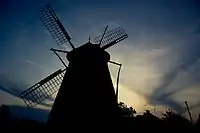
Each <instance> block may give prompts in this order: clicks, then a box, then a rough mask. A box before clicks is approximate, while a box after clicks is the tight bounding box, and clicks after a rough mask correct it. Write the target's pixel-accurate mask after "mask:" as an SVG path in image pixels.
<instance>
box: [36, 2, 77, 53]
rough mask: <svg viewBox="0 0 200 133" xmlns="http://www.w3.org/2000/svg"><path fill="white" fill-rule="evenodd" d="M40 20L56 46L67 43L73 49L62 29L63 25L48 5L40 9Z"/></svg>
mask: <svg viewBox="0 0 200 133" xmlns="http://www.w3.org/2000/svg"><path fill="white" fill-rule="evenodd" d="M40 15H41V17H40V18H41V20H42V22H43V23H44V25H45V26H46V28H47V29H48V30H49V32H50V33H51V35H52V37H53V38H54V39H55V41H56V42H57V44H58V45H60V46H61V45H63V44H66V43H67V42H69V44H70V45H71V47H72V48H73V49H74V48H75V47H74V46H73V44H72V43H71V41H70V40H71V38H70V36H69V34H68V33H67V31H66V30H65V29H64V27H63V25H62V24H61V22H60V21H59V19H58V17H57V16H56V14H55V12H54V11H53V9H52V8H50V6H49V5H45V6H43V7H41V8H40Z"/></svg>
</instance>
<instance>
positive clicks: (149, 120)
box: [0, 103, 200, 133]
mask: <svg viewBox="0 0 200 133" xmlns="http://www.w3.org/2000/svg"><path fill="white" fill-rule="evenodd" d="M119 108H120V114H121V119H120V121H119V122H120V127H116V128H120V129H123V130H124V131H129V132H155V131H156V132H166V131H167V132H174V131H175V132H177V131H178V132H190V133H192V132H200V119H198V120H197V122H195V123H192V122H190V121H189V120H188V119H186V118H184V117H182V116H181V115H179V114H176V113H175V112H173V111H172V110H167V111H166V112H165V113H164V114H162V117H161V118H158V117H156V116H155V115H153V114H152V113H151V112H150V111H149V110H146V112H144V113H143V114H142V115H136V111H135V109H133V108H132V107H128V106H126V105H125V104H124V103H119ZM46 130H47V127H46V124H45V123H40V122H38V121H33V120H29V119H19V118H14V117H12V115H11V114H10V111H9V109H8V108H7V106H4V105H2V106H1V107H0V132H11V131H12V132H21V131H27V132H29V131H31V132H32V131H37V132H41V131H46Z"/></svg>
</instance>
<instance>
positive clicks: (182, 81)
mask: <svg viewBox="0 0 200 133" xmlns="http://www.w3.org/2000/svg"><path fill="white" fill-rule="evenodd" d="M44 4H50V6H51V7H52V8H53V9H54V10H55V12H56V14H57V15H58V17H59V19H60V21H61V22H62V24H63V25H64V27H65V28H66V30H67V31H68V33H69V35H70V36H71V38H72V42H73V43H74V45H75V47H78V46H81V45H82V44H84V43H86V42H88V38H89V36H90V37H91V38H94V37H96V36H98V35H100V34H102V33H103V31H104V28H105V26H106V25H108V26H109V27H108V30H109V29H112V28H115V27H117V26H121V27H123V28H124V30H125V31H126V32H127V34H128V36H129V37H128V38H127V39H126V40H124V41H122V42H120V43H118V44H116V45H115V46H113V47H110V48H109V49H107V50H106V51H108V52H109V53H110V55H111V60H112V61H116V62H120V63H122V64H123V66H122V71H121V76H120V88H119V89H120V91H119V99H120V101H123V102H125V103H126V104H128V105H129V106H132V107H133V108H135V109H136V111H138V112H142V111H144V108H148V109H150V110H153V109H154V108H156V111H157V112H160V111H161V112H162V111H165V110H166V109H168V108H170V109H174V110H175V111H177V112H179V113H182V114H185V116H186V117H188V116H187V114H186V109H185V105H184V101H186V100H187V101H188V103H189V105H190V108H191V113H192V115H193V117H194V118H196V117H197V115H198V113H200V2H198V0H130V1H126V0H121V1H117V0H113V1H109V0H100V1H96V0H93V1H83V0H80V1H78V0H56V1H53V0H51V1H48V0H46V1H45V0H29V1H28V0H24V1H23V0H1V1H0V15H1V18H0V19H1V21H0V31H1V32H0V46H1V48H0V64H1V65H0V104H9V105H24V103H23V101H22V100H21V99H20V98H19V97H18V94H19V93H20V92H22V91H24V90H26V89H27V88H28V87H30V86H32V85H33V84H35V83H36V82H38V81H39V80H41V79H42V78H44V77H46V76H48V75H49V74H51V73H52V72H54V71H56V70H58V69H60V68H63V66H62V64H61V63H60V61H59V60H58V59H57V57H56V56H55V55H54V54H53V53H52V52H51V51H50V50H49V49H50V48H52V47H53V48H60V47H59V46H58V45H57V44H56V42H55V41H54V40H53V38H52V37H51V35H50V34H49V32H48V31H47V30H46V28H45V27H44V26H43V23H42V22H41V20H40V18H39V12H38V9H39V7H41V6H43V5H44ZM66 50H71V49H69V47H66ZM66 63H67V61H66ZM109 68H110V72H111V75H112V79H113V83H114V86H115V81H116V75H117V70H118V67H116V66H114V65H109ZM77 93H78V91H77ZM41 108H44V106H41ZM48 108H49V107H48ZM49 109H50V108H49Z"/></svg>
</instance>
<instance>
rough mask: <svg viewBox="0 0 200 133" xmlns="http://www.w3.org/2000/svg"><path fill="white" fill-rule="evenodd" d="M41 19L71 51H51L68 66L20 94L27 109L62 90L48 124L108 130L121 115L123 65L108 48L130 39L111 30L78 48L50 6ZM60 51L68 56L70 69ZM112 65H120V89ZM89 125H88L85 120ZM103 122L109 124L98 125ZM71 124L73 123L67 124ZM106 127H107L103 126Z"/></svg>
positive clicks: (119, 32) (122, 31) (43, 12)
mask: <svg viewBox="0 0 200 133" xmlns="http://www.w3.org/2000/svg"><path fill="white" fill-rule="evenodd" d="M40 14H41V19H42V22H43V23H44V25H45V26H46V28H47V29H48V30H49V31H50V33H51V35H52V37H53V38H54V39H55V41H56V42H57V44H58V45H64V44H69V45H70V46H71V48H72V50H71V51H64V50H58V49H54V48H51V49H50V50H52V51H53V52H54V53H55V54H56V55H57V56H58V58H59V59H60V61H61V62H62V63H63V65H64V66H65V69H63V70H61V69H59V70H57V71H56V72H54V73H52V74H51V75H49V76H48V77H46V78H45V79H43V80H41V81H40V82H38V83H36V84H35V85H33V86H32V87H30V88H29V89H27V90H25V91H24V92H22V93H21V94H20V97H21V98H22V99H23V100H24V102H25V103H26V105H27V106H29V107H34V106H36V105H37V104H40V103H41V102H43V101H44V100H45V99H47V98H48V97H50V96H51V95H52V94H54V93H55V92H57V91H58V93H57V96H56V98H55V102H54V104H53V106H52V109H51V112H50V115H49V119H48V122H47V123H48V125H49V127H51V128H53V127H55V128H66V127H68V129H69V128H72V127H71V126H72V125H81V124H78V123H82V124H83V123H85V124H86V123H87V125H90V126H91V125H93V126H96V127H104V126H108V125H110V122H114V121H115V120H116V118H117V116H118V106H117V97H118V82H119V73H120V69H121V64H120V63H116V62H113V61H110V55H109V53H107V52H106V51H105V49H107V48H109V47H111V46H113V45H115V44H116V43H118V42H120V41H122V40H124V39H125V38H127V37H128V35H127V34H126V33H125V31H124V30H123V29H122V28H120V27H117V28H115V29H113V30H110V31H107V28H108V26H106V28H105V30H104V33H103V34H102V35H100V36H98V37H96V38H94V39H93V42H94V43H91V42H90V41H89V42H87V43H85V44H83V45H82V46H80V47H77V48H75V46H74V45H73V44H72V42H71V37H70V36H69V34H68V33H67V32H66V30H65V29H64V27H63V25H62V24H61V22H60V21H59V19H58V17H57V16H56V14H55V12H54V11H53V9H52V8H50V6H49V5H45V6H43V7H41V8H40ZM57 52H63V53H66V58H67V60H68V61H69V64H68V66H67V65H66V64H65V63H64V61H63V60H62V58H61V57H60V56H59V55H58V53H57ZM108 62H110V63H113V64H115V65H119V66H120V67H119V72H118V78H117V90H116V94H115V90H114V87H113V84H112V80H111V76H110V73H109V68H108ZM86 120H87V121H88V122H85V121H86ZM101 120H104V122H105V123H101V124H97V123H99V122H100V121H101ZM66 121H68V122H69V123H68V124H66V123H67V122H66ZM103 125H104V126H103Z"/></svg>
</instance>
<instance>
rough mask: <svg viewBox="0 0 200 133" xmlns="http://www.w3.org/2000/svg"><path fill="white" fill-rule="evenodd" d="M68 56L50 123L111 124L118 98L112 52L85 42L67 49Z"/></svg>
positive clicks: (60, 125)
mask: <svg viewBox="0 0 200 133" xmlns="http://www.w3.org/2000/svg"><path fill="white" fill-rule="evenodd" d="M67 59H68V60H69V65H68V69H67V71H66V73H65V76H64V78H63V81H62V84H61V86H60V89H59V92H58V94H57V97H56V99H55V102H54V105H53V107H52V110H51V113H50V116H49V121H48V124H49V125H52V126H51V127H53V126H56V127H62V126H63V128H64V127H66V126H67V125H77V124H78V123H80V124H81V125H83V123H84V124H85V125H88V126H91V125H93V126H97V125H98V126H101V127H102V126H103V125H104V126H108V125H109V124H111V123H112V122H113V120H114V119H116V118H117V100H116V95H115V91H114V87H113V84H112V80H111V77H110V73H109V69H108V64H107V63H108V61H109V60H110V55H109V54H108V53H107V52H105V51H104V50H103V49H101V48H100V45H94V44H91V43H86V44H85V45H83V46H81V47H79V48H76V49H74V50H72V51H71V52H70V53H68V54H67ZM73 122H75V123H73ZM100 122H101V124H100ZM102 122H104V123H102ZM64 123H69V124H67V125H66V124H64ZM86 123H87V124H86ZM97 123H98V124H97ZM69 127H71V126H69Z"/></svg>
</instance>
